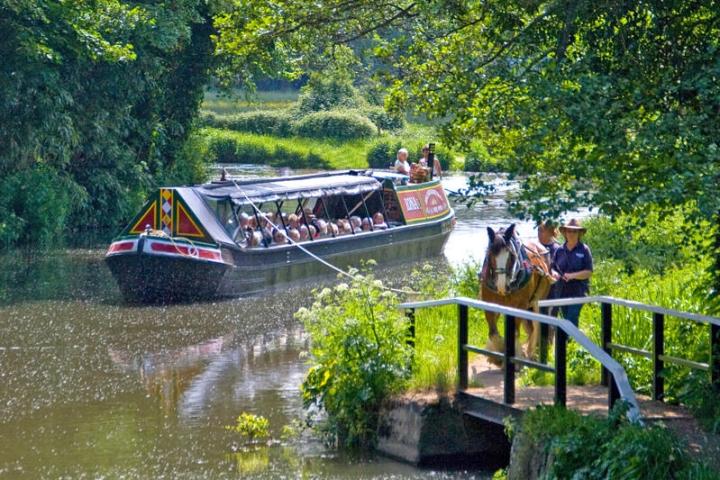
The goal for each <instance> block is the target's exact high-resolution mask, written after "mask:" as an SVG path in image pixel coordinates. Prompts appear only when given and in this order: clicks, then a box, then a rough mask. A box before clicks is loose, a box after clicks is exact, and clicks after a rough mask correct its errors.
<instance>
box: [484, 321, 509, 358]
mask: <svg viewBox="0 0 720 480" xmlns="http://www.w3.org/2000/svg"><path fill="white" fill-rule="evenodd" d="M497 319H498V314H497V313H494V312H488V311H485V320H487V323H488V342H487V346H486V348H487V349H488V350H492V351H494V352H504V351H505V342H504V341H503V339H502V337H501V336H500V334H499V333H498V329H497ZM488 361H489V362H490V363H492V364H493V365H501V364H502V362H501V361H500V360H498V359H496V358H494V357H488Z"/></svg>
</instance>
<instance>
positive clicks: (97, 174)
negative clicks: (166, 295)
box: [0, 0, 213, 242]
mask: <svg viewBox="0 0 720 480" xmlns="http://www.w3.org/2000/svg"><path fill="white" fill-rule="evenodd" d="M0 29H1V30H2V31H3V42H2V43H1V44H0V57H2V59H3V61H2V62H0V119H2V120H0V121H1V122H2V129H1V130H0V131H1V132H2V133H1V134H0V152H2V153H0V178H1V179H2V180H0V190H2V192H3V200H2V202H0V217H2V218H5V219H10V220H9V221H7V222H6V228H5V229H3V230H4V233H0V235H2V237H3V238H4V239H5V240H6V241H22V242H36V241H45V240H47V239H48V238H50V237H53V236H57V235H59V234H60V232H61V231H63V230H67V225H68V224H71V225H75V226H80V227H100V228H103V227H108V226H115V225H117V224H119V223H122V222H124V221H126V220H127V218H128V216H129V215H131V214H132V213H134V210H135V209H136V208H137V206H138V204H139V202H141V201H142V199H143V197H144V196H145V193H146V191H147V190H148V189H149V188H151V187H153V186H155V185H156V184H157V183H158V181H160V180H162V179H163V178H169V177H168V175H171V172H172V175H174V176H175V177H176V178H177V177H178V175H180V174H181V173H182V174H183V175H188V177H187V178H183V179H182V180H183V181H192V180H196V179H197V176H196V175H198V174H199V173H200V172H199V169H196V168H190V169H187V168H179V169H178V168H176V162H178V160H179V158H180V157H181V156H182V155H183V153H182V152H183V149H184V144H185V141H186V140H187V138H188V135H189V131H190V127H191V125H192V121H193V118H194V116H195V114H196V111H197V109H198V106H199V103H200V100H201V98H202V88H203V85H204V84H205V83H206V82H207V79H208V74H209V68H210V66H211V64H212V57H211V53H212V49H213V45H212V42H211V40H210V34H211V32H212V25H211V12H210V11H209V7H208V6H207V4H206V3H205V2H200V1H197V0H183V1H181V2H165V1H157V2H152V3H145V4H136V3H131V2H124V1H120V0H103V1H94V2H90V1H78V2H64V3H57V2H45V1H42V2H34V1H33V2H30V1H24V0H21V1H13V2H7V1H6V2H2V4H0ZM19 184H22V185H21V186H18V185H19ZM39 203H42V204H43V207H42V208H38V204H39ZM10 223H12V226H10V227H8V225H10ZM8 230H9V231H10V233H8Z"/></svg>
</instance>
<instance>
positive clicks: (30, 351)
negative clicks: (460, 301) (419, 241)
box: [0, 167, 533, 479]
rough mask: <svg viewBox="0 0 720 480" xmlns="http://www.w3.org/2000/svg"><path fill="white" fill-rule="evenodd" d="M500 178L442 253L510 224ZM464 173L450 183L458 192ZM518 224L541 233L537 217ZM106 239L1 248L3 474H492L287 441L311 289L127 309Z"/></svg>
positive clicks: (464, 251)
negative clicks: (260, 421) (265, 424)
mask: <svg viewBox="0 0 720 480" xmlns="http://www.w3.org/2000/svg"><path fill="white" fill-rule="evenodd" d="M232 173H234V174H236V175H246V174H248V172H246V171H245V170H243V168H242V167H235V171H234V172H232ZM249 173H250V174H252V175H257V174H259V173H262V172H258V171H257V167H255V168H254V169H253V170H251V171H250V172H249ZM493 181H494V182H495V183H496V184H497V187H498V191H497V192H496V194H494V195H493V196H491V197H490V198H489V200H488V203H487V204H483V203H478V204H477V205H476V206H475V207H473V208H466V207H464V206H457V207H456V213H457V217H458V222H457V226H456V228H455V230H454V231H453V233H452V234H451V236H450V239H449V241H448V243H447V247H446V248H445V252H444V256H442V257H438V258H437V259H435V260H434V261H435V262H437V263H438V264H440V265H446V264H447V263H450V264H460V263H462V262H463V261H467V260H469V259H470V258H473V257H475V258H477V257H479V256H480V255H481V253H482V252H483V251H484V246H485V244H486V233H485V228H484V227H485V226H487V225H490V226H493V227H496V226H500V225H506V224H508V223H509V222H510V220H509V218H508V214H507V212H506V211H505V209H504V205H503V201H502V198H503V196H504V193H503V192H504V189H506V188H512V187H506V186H505V182H504V181H503V180H502V179H501V178H496V179H494V180H493ZM464 182H465V179H464V177H462V176H451V177H449V178H447V179H446V180H445V184H446V188H448V189H451V190H456V189H457V188H460V187H462V186H463V185H464ZM520 231H521V233H522V234H523V236H532V235H533V229H532V225H530V224H527V223H522V224H520ZM107 240H108V239H106V240H105V241H102V242H100V243H98V245H97V246H96V247H93V248H66V249H63V250H60V251H51V252H40V251H30V252H28V251H12V252H6V253H4V254H2V255H0V478H60V477H62V478H238V477H242V478H298V477H302V478H306V477H309V478H347V479H359V478H363V479H365V478H367V479H399V478H418V479H424V478H481V479H482V478H489V476H490V475H491V473H490V472H477V471H473V472H466V471H438V470H427V469H417V468H414V467H411V466H408V465H405V464H402V463H398V462H394V461H392V460H389V459H386V458H383V457H381V456H374V455H360V456H354V455H348V454H342V453H337V452H336V451H333V450H332V449H328V448H326V447H325V446H323V444H322V443H321V442H319V441H318V439H316V438H314V437H313V436H312V434H308V433H306V434H304V435H302V436H301V437H299V438H296V439H293V440H282V439H281V438H280V437H281V430H282V428H283V426H285V425H288V424H290V423H292V422H293V421H295V420H297V419H300V418H302V416H303V409H302V401H301V398H300V394H299V385H300V383H301V381H302V378H303V375H304V373H305V371H306V368H307V367H306V363H305V360H304V359H303V352H304V351H305V350H306V349H307V346H308V340H307V338H306V336H305V335H304V333H303V331H302V328H301V327H300V325H299V324H298V322H297V321H296V320H295V319H294V317H293V313H294V312H295V311H296V310H297V309H298V308H299V307H301V306H305V305H307V304H308V303H309V297H310V289H311V288H312V285H306V286H294V287H290V288H284V289H280V290H276V291H273V292H271V293H268V294H265V295H262V296H256V297H251V298H242V299H232V300H223V301H217V302H207V303H194V304H185V305H172V306H164V307H159V306H142V307H139V306H127V305H124V304H123V303H122V301H121V299H120V296H119V292H118V290H117V287H116V285H115V283H114V281H113V279H112V278H111V276H110V273H109V271H108V270H107V268H106V267H105V265H104V263H103V254H104V247H105V246H106V244H107ZM396 268H397V267H396ZM396 272H397V270H396ZM390 274H392V272H390ZM158 281H161V280H160V279H158ZM241 412H251V413H254V414H258V415H263V416H265V417H267V418H268V419H269V421H270V430H271V433H272V438H273V440H272V441H270V442H268V443H265V444H260V445H252V446H248V445H245V444H243V442H242V441H240V439H239V438H238V436H237V435H236V434H234V433H233V432H231V431H229V430H228V429H226V428H225V427H226V426H228V425H231V424H233V423H234V421H235V418H236V417H237V416H238V414H240V413H241Z"/></svg>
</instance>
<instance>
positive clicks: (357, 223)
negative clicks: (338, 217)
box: [350, 215, 362, 230]
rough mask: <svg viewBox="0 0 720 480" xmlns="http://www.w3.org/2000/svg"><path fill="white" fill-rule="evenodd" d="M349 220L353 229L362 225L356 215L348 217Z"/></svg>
mask: <svg viewBox="0 0 720 480" xmlns="http://www.w3.org/2000/svg"><path fill="white" fill-rule="evenodd" d="M350 222H351V223H352V226H353V229H355V230H360V228H361V227H362V220H360V217H358V216H357V215H353V216H352V217H350Z"/></svg>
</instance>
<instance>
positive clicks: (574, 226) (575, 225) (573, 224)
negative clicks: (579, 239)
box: [560, 218, 587, 233]
mask: <svg viewBox="0 0 720 480" xmlns="http://www.w3.org/2000/svg"><path fill="white" fill-rule="evenodd" d="M565 230H573V231H576V232H580V233H585V232H587V228H585V227H583V226H582V224H581V223H580V220H578V219H577V218H573V219H571V220H570V221H569V222H568V223H566V224H565V225H563V226H562V227H560V233H565Z"/></svg>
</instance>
